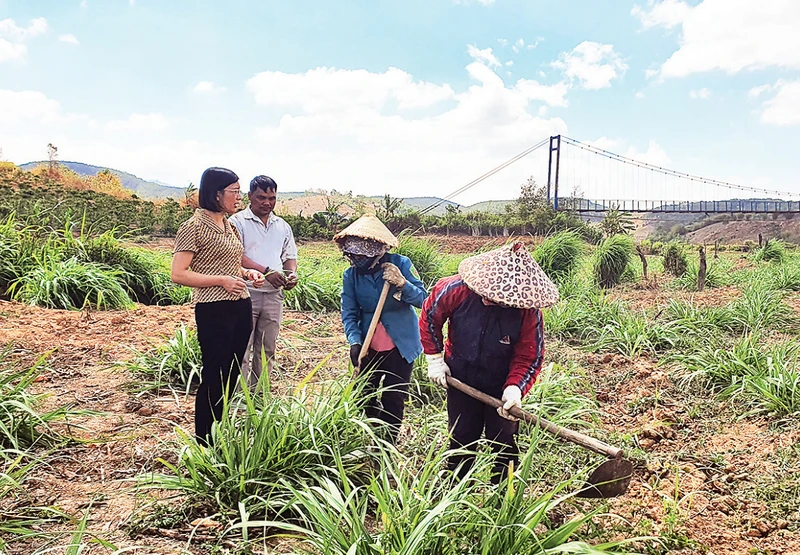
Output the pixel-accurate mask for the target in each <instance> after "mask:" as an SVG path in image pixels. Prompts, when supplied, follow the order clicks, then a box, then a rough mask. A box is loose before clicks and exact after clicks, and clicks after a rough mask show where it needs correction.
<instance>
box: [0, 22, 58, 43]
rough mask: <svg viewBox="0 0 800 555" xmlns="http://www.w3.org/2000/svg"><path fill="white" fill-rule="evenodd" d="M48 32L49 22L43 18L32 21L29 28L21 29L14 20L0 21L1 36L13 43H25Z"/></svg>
mask: <svg viewBox="0 0 800 555" xmlns="http://www.w3.org/2000/svg"><path fill="white" fill-rule="evenodd" d="M46 32H47V20H46V19H45V18H43V17H39V18H36V19H32V20H31V22H30V23H29V24H28V26H27V27H20V26H19V25H17V24H16V23H14V20H13V19H3V20H0V36H2V37H5V38H7V39H9V40H11V41H15V42H24V41H26V40H29V39H32V38H33V37H37V36H39V35H42V34H44V33H46Z"/></svg>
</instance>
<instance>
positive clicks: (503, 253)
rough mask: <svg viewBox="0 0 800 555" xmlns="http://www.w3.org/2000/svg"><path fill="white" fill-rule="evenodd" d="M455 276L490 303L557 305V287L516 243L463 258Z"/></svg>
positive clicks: (542, 306) (532, 306) (536, 306)
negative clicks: (457, 275) (458, 276)
mask: <svg viewBox="0 0 800 555" xmlns="http://www.w3.org/2000/svg"><path fill="white" fill-rule="evenodd" d="M458 273H459V275H460V276H461V279H462V280H463V281H464V283H466V284H467V287H469V288H470V289H472V290H473V291H474V292H475V293H477V294H478V295H480V296H481V297H483V298H484V299H487V300H489V301H491V302H493V303H499V304H502V305H505V306H511V307H514V308H523V309H527V308H545V307H548V306H552V305H554V304H555V303H557V302H558V288H557V287H556V285H555V284H554V283H553V282H552V281H550V278H549V277H547V274H545V273H544V270H542V269H541V268H540V267H539V265H538V264H537V263H536V261H535V260H534V259H533V257H532V256H531V254H530V253H529V252H528V250H527V249H526V248H525V245H523V244H522V243H519V242H517V243H513V244H510V245H506V246H504V247H500V248H499V249H495V250H493V251H489V252H485V253H483V254H478V255H475V256H471V257H469V258H465V259H464V260H463V261H462V262H461V264H459V265H458Z"/></svg>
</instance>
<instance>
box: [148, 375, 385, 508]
mask: <svg viewBox="0 0 800 555" xmlns="http://www.w3.org/2000/svg"><path fill="white" fill-rule="evenodd" d="M266 382H267V380H266V379H264V380H263V382H262V383H261V384H259V386H258V387H257V388H256V390H254V391H250V390H249V389H248V388H247V387H246V385H245V384H242V389H243V392H242V394H241V395H240V396H237V398H236V399H234V400H233V401H232V402H230V403H228V402H226V407H225V411H224V413H223V414H224V416H223V418H222V419H221V420H220V421H219V422H217V423H215V425H214V429H213V436H214V442H213V447H208V448H203V447H201V446H200V445H198V444H197V443H196V441H195V440H194V439H193V438H192V437H190V436H189V435H188V434H186V433H185V432H183V431H180V430H178V435H179V438H180V444H181V451H180V456H179V457H178V461H177V462H176V463H174V464H173V463H169V462H167V461H162V462H163V464H164V465H165V466H166V467H167V468H168V469H169V470H170V471H171V474H163V475H150V476H147V477H144V479H143V481H144V482H145V483H147V484H149V485H150V486H152V487H155V488H160V489H167V490H178V491H183V492H184V493H189V494H192V495H193V496H194V497H195V498H197V500H198V501H203V502H207V503H211V504H214V505H216V506H217V508H218V509H219V510H220V511H222V512H224V513H228V514H237V515H238V514H240V508H241V510H246V512H247V513H248V514H250V515H260V516H262V517H263V516H266V515H269V514H276V513H278V512H280V511H281V510H282V509H284V508H285V507H286V506H287V504H288V503H289V502H290V500H291V497H292V496H291V494H290V491H291V488H292V487H296V488H311V487H314V486H315V485H318V484H325V483H328V481H331V482H333V483H334V484H337V485H341V484H342V483H343V480H352V481H354V482H359V481H360V482H365V481H367V476H368V474H369V473H370V472H371V469H372V468H373V462H374V461H373V455H372V454H371V452H372V450H371V449H370V448H369V447H368V446H369V445H372V444H374V442H375V441H376V439H375V437H374V435H373V434H372V431H371V429H370V426H369V423H368V422H367V420H366V417H365V416H364V415H363V412H362V409H361V403H362V401H363V399H362V398H363V393H362V391H361V387H360V385H358V384H357V383H356V382H352V381H348V382H345V383H339V382H336V383H332V384H329V385H328V386H327V387H325V388H323V389H322V390H320V391H315V392H314V393H313V395H306V394H305V393H300V394H299V395H298V396H295V397H288V398H281V397H273V396H271V395H270V394H269V385H268V383H266ZM240 383H241V382H240Z"/></svg>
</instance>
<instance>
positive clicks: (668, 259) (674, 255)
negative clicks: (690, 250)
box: [662, 241, 689, 277]
mask: <svg viewBox="0 0 800 555" xmlns="http://www.w3.org/2000/svg"><path fill="white" fill-rule="evenodd" d="M662 252H663V256H662V260H663V264H664V271H665V272H667V273H669V274H672V275H673V276H675V277H681V276H683V275H685V274H686V272H687V270H688V268H689V260H688V258H687V256H686V250H685V249H684V247H683V245H681V244H680V243H678V242H676V241H672V242H670V243H667V244H666V245H665V246H664V248H663V250H662Z"/></svg>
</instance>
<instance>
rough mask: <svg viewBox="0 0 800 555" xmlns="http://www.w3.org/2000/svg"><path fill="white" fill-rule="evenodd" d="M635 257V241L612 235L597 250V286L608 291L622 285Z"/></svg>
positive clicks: (595, 273) (626, 237)
mask: <svg viewBox="0 0 800 555" xmlns="http://www.w3.org/2000/svg"><path fill="white" fill-rule="evenodd" d="M632 256H633V239H631V238H630V237H628V236H627V235H612V236H611V237H609V238H608V239H606V240H605V241H603V242H602V243H600V246H599V247H598V248H597V252H596V253H595V262H594V275H595V279H596V281H597V284H598V285H600V287H602V288H604V289H607V288H610V287H614V286H615V285H617V284H618V283H620V281H621V279H622V275H623V274H624V273H625V270H626V269H627V267H628V264H629V263H630V261H631V257H632Z"/></svg>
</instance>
